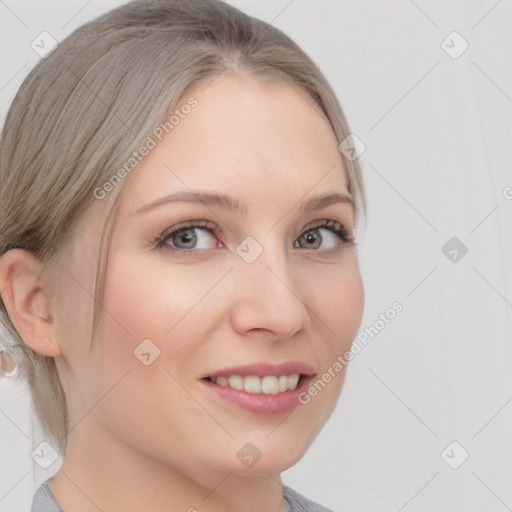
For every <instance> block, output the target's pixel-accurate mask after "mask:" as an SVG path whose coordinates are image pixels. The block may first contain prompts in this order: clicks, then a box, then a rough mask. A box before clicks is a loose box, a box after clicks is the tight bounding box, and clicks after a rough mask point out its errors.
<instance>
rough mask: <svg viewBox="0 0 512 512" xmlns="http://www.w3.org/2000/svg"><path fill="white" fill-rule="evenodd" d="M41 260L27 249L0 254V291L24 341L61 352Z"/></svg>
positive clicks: (39, 348)
mask: <svg viewBox="0 0 512 512" xmlns="http://www.w3.org/2000/svg"><path fill="white" fill-rule="evenodd" d="M43 271H44V264H43V263H42V262H41V261H40V260H39V259H37V258H36V257H35V256H34V255H33V254H32V253H30V252H29V251H25V250H23V249H12V250H10V251H8V252H6V253H5V254H3V255H2V257H1V258H0V294H1V297H2V301H3V302H4V304H5V308H6V310H7V312H8V314H9V317H10V319H11V321H12V323H13V325H14V327H15V328H16V330H17V331H18V333H19V335H20V336H21V338H22V339H23V341H24V342H25V343H26V344H27V345H29V346H30V347H31V348H32V349H33V350H34V351H36V352H38V353H40V354H42V355H45V356H51V357H57V356H59V355H61V348H60V345H59V343H58V341H57V336H56V332H55V322H54V315H53V312H52V293H51V289H50V287H49V286H48V284H47V282H46V281H45V280H44V277H43V275H44V272H43Z"/></svg>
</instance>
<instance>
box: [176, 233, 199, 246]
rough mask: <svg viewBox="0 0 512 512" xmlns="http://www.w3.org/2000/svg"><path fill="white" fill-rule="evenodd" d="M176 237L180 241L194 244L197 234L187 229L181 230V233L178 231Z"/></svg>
mask: <svg viewBox="0 0 512 512" xmlns="http://www.w3.org/2000/svg"><path fill="white" fill-rule="evenodd" d="M178 238H179V239H180V240H181V242H182V243H184V244H189V245H190V244H191V245H192V246H193V245H195V242H196V240H197V235H196V234H195V233H194V230H192V229H188V230H186V231H182V232H181V233H179V234H178ZM187 248H189V247H187Z"/></svg>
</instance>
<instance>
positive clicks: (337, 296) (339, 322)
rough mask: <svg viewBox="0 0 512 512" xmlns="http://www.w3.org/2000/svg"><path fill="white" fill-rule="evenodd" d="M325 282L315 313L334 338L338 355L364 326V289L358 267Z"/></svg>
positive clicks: (321, 287)
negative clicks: (362, 324) (362, 322)
mask: <svg viewBox="0 0 512 512" xmlns="http://www.w3.org/2000/svg"><path fill="white" fill-rule="evenodd" d="M324 282H325V285H322V286H318V287H317V291H316V293H315V299H314V302H315V305H316V306H315V307H316V310H315V312H317V311H318V312H317V315H318V317H319V320H320V321H323V322H324V325H325V328H326V329H327V331H328V332H329V334H332V336H329V340H330V342H329V343H330V345H331V346H330V348H331V350H333V351H334V352H336V354H337V355H338V354H339V353H340V351H344V350H346V349H347V347H349V346H350V344H351V343H352V340H353V339H354V337H355V335H356V334H357V331H358V329H359V327H360V325H361V320H362V316H363V310H364V287H363V282H362V279H361V275H360V273H359V268H358V267H357V265H354V266H350V267H347V268H344V269H342V270H341V271H340V272H337V273H330V274H329V276H327V277H326V278H325V280H324Z"/></svg>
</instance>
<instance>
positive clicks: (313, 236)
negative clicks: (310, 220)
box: [304, 231, 322, 246]
mask: <svg viewBox="0 0 512 512" xmlns="http://www.w3.org/2000/svg"><path fill="white" fill-rule="evenodd" d="M304 237H305V238H306V242H307V243H309V244H315V242H319V243H321V242H322V237H321V236H320V234H319V233H317V232H315V231H310V232H309V233H306V234H305V235H304ZM316 246H318V243H316Z"/></svg>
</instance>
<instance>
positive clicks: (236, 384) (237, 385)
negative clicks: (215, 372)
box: [228, 375, 244, 391]
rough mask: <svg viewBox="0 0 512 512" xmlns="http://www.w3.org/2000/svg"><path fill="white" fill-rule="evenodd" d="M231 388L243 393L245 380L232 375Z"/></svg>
mask: <svg viewBox="0 0 512 512" xmlns="http://www.w3.org/2000/svg"><path fill="white" fill-rule="evenodd" d="M228 383H229V387H231V388H233V389H238V390H239V391H242V389H244V379H242V377H241V376H240V375H231V377H229V379H228Z"/></svg>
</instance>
